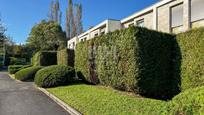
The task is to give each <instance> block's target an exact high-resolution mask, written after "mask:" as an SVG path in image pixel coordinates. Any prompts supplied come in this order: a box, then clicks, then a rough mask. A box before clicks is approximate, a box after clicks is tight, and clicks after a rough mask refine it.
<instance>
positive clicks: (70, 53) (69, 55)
mask: <svg viewBox="0 0 204 115" xmlns="http://www.w3.org/2000/svg"><path fill="white" fill-rule="evenodd" d="M57 64H58V65H67V66H70V67H74V50H71V49H63V50H60V51H58V52H57Z"/></svg>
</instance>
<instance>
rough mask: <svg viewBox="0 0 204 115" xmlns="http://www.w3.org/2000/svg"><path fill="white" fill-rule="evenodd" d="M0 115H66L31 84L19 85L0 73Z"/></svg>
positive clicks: (66, 114) (5, 74)
mask: <svg viewBox="0 0 204 115" xmlns="http://www.w3.org/2000/svg"><path fill="white" fill-rule="evenodd" d="M0 115H68V113H67V112H66V111H65V110H64V109H62V108H61V107H60V106H59V105H57V104H56V103H55V102H53V101H52V100H51V99H50V98H49V97H47V96H46V95H45V94H43V93H42V92H40V91H38V90H37V89H36V88H35V87H34V86H33V83H28V82H26V83H19V82H16V81H14V80H12V79H11V78H10V77H9V76H8V75H7V73H0Z"/></svg>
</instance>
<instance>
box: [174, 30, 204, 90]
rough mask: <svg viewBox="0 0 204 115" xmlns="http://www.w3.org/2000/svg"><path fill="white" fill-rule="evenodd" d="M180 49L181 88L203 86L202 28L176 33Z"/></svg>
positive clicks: (203, 43)
mask: <svg viewBox="0 0 204 115" xmlns="http://www.w3.org/2000/svg"><path fill="white" fill-rule="evenodd" d="M177 40H178V43H179V46H180V50H181V52H182V53H181V55H182V57H181V59H182V61H181V62H182V63H181V76H182V78H181V79H182V80H181V81H182V84H181V88H182V90H183V91H184V90H186V89H189V88H195V87H199V86H204V28H198V29H193V30H191V31H188V32H185V33H181V34H179V35H177Z"/></svg>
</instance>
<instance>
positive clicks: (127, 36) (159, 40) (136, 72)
mask: <svg viewBox="0 0 204 115" xmlns="http://www.w3.org/2000/svg"><path fill="white" fill-rule="evenodd" d="M174 38H175V36H174V35H170V34H166V33H161V32H157V31H153V30H148V29H146V28H140V27H130V28H127V29H123V30H118V31H115V32H112V33H108V34H107V35H102V36H99V37H96V38H95V39H92V40H89V41H87V42H81V43H79V44H77V47H76V50H75V68H76V71H77V73H80V74H81V76H79V77H81V78H82V79H85V80H86V81H89V82H90V83H93V84H102V85H106V86H112V87H114V88H117V89H120V90H124V91H133V92H135V93H139V94H142V95H144V96H148V97H153V98H159V99H169V98H172V97H173V96H174V95H176V94H178V93H179V92H180V89H179V85H180V78H179V69H178V68H179V67H178V62H177V61H179V58H177V57H178V56H176V55H177V54H178V53H175V51H178V46H177V43H176V40H175V39H174Z"/></svg>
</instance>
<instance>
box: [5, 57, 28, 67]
mask: <svg viewBox="0 0 204 115" xmlns="http://www.w3.org/2000/svg"><path fill="white" fill-rule="evenodd" d="M25 64H27V62H26V59H25V58H16V57H10V59H9V65H25Z"/></svg>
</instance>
